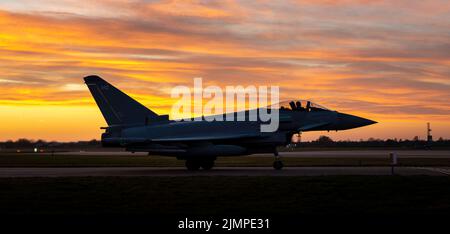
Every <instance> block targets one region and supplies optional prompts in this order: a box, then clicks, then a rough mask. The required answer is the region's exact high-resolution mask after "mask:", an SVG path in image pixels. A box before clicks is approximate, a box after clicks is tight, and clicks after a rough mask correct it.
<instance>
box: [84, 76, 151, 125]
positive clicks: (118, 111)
mask: <svg viewBox="0 0 450 234" xmlns="http://www.w3.org/2000/svg"><path fill="white" fill-rule="evenodd" d="M84 82H85V83H86V85H87V86H88V88H89V90H90V91H91V94H92V96H93V97H94V99H95V102H96V103H97V105H98V107H99V108H100V111H101V112H102V114H103V117H104V118H105V120H106V123H108V125H127V124H147V123H148V122H149V121H151V120H152V119H159V116H158V115H157V114H156V113H155V112H153V111H151V110H149V109H148V108H147V107H145V106H143V105H142V104H140V103H139V102H137V101H136V100H134V99H133V98H131V97H130V96H128V95H126V94H125V93H123V92H122V91H120V90H119V89H117V88H116V87H114V86H112V85H111V84H109V83H108V82H106V81H105V80H103V79H102V78H100V77H99V76H95V75H93V76H86V77H84Z"/></svg>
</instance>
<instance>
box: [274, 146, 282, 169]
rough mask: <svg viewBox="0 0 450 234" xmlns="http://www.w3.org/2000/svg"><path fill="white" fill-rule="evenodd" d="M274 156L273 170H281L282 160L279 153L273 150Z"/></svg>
mask: <svg viewBox="0 0 450 234" xmlns="http://www.w3.org/2000/svg"><path fill="white" fill-rule="evenodd" d="M273 154H274V156H275V161H274V162H273V168H274V169H275V170H281V169H282V168H283V166H284V165H283V161H281V158H280V155H279V154H278V151H277V150H275V152H274V153H273Z"/></svg>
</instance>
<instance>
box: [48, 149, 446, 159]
mask: <svg viewBox="0 0 450 234" xmlns="http://www.w3.org/2000/svg"><path fill="white" fill-rule="evenodd" d="M391 152H392V153H396V154H397V156H398V157H399V158H450V150H330V151H298V152H280V155H281V156H282V157H299V158H311V157H317V158H343V157H344V158H345V157H347V158H388V157H389V154H390V153H391ZM55 154H56V155H97V156H101V155H111V156H113V155H142V156H143V155H147V153H142V152H138V153H134V154H133V153H131V152H95V151H94V152H92V151H79V152H58V153H55ZM261 156H263V157H266V156H267V157H273V154H254V155H250V156H246V157H261Z"/></svg>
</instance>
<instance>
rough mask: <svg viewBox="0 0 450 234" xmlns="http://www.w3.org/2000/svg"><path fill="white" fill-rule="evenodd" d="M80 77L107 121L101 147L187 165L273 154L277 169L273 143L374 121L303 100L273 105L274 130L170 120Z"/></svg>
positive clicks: (238, 123) (254, 124)
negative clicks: (275, 109) (168, 158)
mask: <svg viewBox="0 0 450 234" xmlns="http://www.w3.org/2000/svg"><path fill="white" fill-rule="evenodd" d="M84 81H85V83H86V85H87V86H88V88H89V90H90V92H91V94H92V96H93V97H94V99H95V102H96V103H97V105H98V107H99V108H100V111H101V113H102V114H103V117H104V118H105V120H106V123H107V124H108V126H107V127H101V129H104V130H105V132H104V133H103V134H102V135H101V143H102V146H103V147H121V148H125V150H126V151H131V152H148V154H149V155H163V156H172V157H176V158H177V159H180V160H185V165H186V168H187V169H188V170H199V169H200V168H202V169H203V170H209V169H211V168H212V167H213V166H214V161H215V160H216V158H217V157H222V156H243V155H250V154H256V153H271V154H273V155H274V156H275V160H274V162H273V167H274V168H275V169H277V170H280V169H281V168H283V162H282V161H281V159H280V157H279V154H278V151H277V147H279V146H286V145H287V144H289V143H290V142H291V138H292V136H293V134H298V133H301V132H308V131H338V130H346V129H352V128H358V127H363V126H367V125H371V124H375V123H376V122H375V121H372V120H369V119H365V118H361V117H358V116H354V115H350V114H345V113H340V112H337V111H333V110H329V109H327V108H325V107H322V106H320V105H317V104H315V103H312V102H310V101H303V100H294V101H288V102H282V103H280V104H279V105H278V111H279V127H278V130H277V131H275V132H261V131H260V124H261V121H247V120H246V121H204V120H203V121H178V120H170V119H169V116H168V115H158V114H156V113H155V112H153V111H151V110H150V109H148V108H147V107H145V106H143V105H142V104H140V103H139V102H137V101H136V100H134V99H133V98H131V97H129V96H128V95H126V94H125V93H123V92H122V91H120V90H119V89H117V88H115V87H114V86H112V85H111V84H109V83H108V82H106V81H105V80H103V79H102V78H100V77H99V76H95V75H91V76H87V77H85V78H84ZM268 108H270V107H268ZM245 113H246V115H248V114H249V111H246V112H245ZM234 114H238V113H237V112H235V113H234Z"/></svg>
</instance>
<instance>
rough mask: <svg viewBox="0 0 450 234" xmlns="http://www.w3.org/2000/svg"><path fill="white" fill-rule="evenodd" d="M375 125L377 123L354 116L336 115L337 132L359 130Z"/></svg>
mask: <svg viewBox="0 0 450 234" xmlns="http://www.w3.org/2000/svg"><path fill="white" fill-rule="evenodd" d="M375 123H377V122H376V121H373V120H370V119H365V118H362V117H359V116H355V115H349V114H345V113H338V115H337V130H345V129H352V128H359V127H363V126H367V125H371V124H375Z"/></svg>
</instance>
